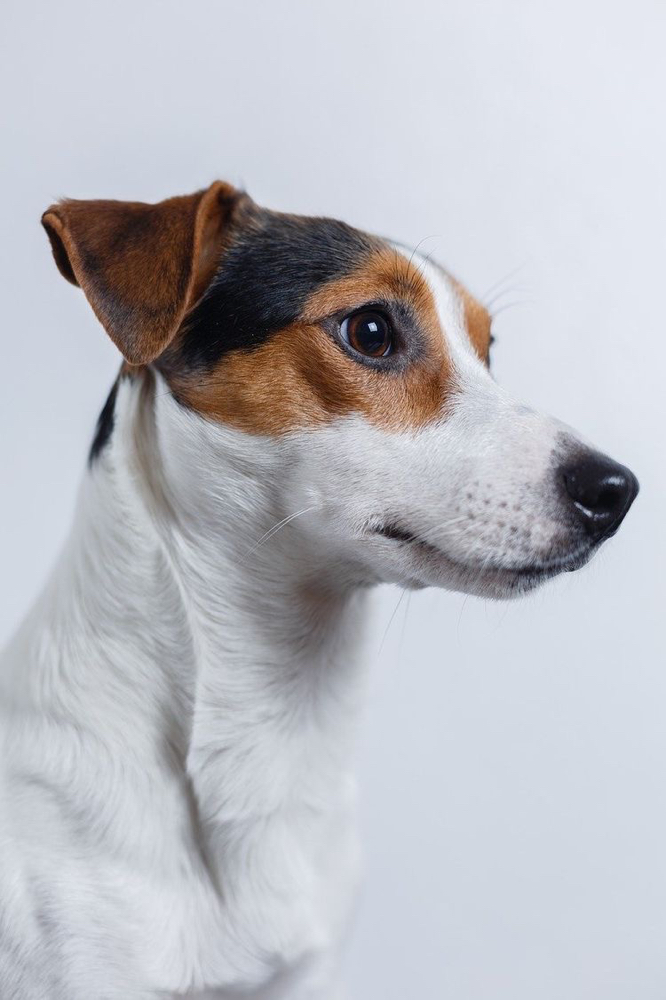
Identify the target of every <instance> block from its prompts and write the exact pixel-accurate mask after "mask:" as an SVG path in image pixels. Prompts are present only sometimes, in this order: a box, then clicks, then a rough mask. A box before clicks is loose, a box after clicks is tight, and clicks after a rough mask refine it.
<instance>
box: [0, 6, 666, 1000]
mask: <svg viewBox="0 0 666 1000" xmlns="http://www.w3.org/2000/svg"><path fill="white" fill-rule="evenodd" d="M4 9H5V16H4V21H5V27H4V29H3V36H4V42H3V45H4V52H3V54H2V59H1V60H0V73H1V74H2V91H1V93H2V102H3V138H4V141H3V149H4V153H3V157H2V164H1V168H0V169H1V173H2V190H3V192H4V194H3V210H2V218H3V225H2V231H3V238H2V241H1V244H2V246H1V251H0V252H1V253H2V267H1V268H0V275H1V279H2V283H3V295H2V306H3V313H4V316H3V334H2V356H1V357H2V365H1V368H0V379H1V391H0V407H1V414H0V427H1V429H2V431H1V433H2V439H1V451H0V461H1V466H2V471H3V488H2V490H1V491H0V525H2V529H1V530H2V535H3V537H2V580H3V583H2V588H3V589H2V601H1V602H0V618H1V621H0V631H1V634H2V637H3V638H4V637H5V636H6V635H7V634H8V633H9V632H10V631H11V629H12V628H13V627H14V625H15V623H16V622H17V620H18V618H19V617H20V615H21V614H22V613H23V611H24V610H25V609H26V607H27V605H28V603H29V601H30V600H31V598H32V596H33V595H34V593H35V591H36V589H37V588H38V586H39V584H40V582H41V580H42V579H43V577H44V575H45V572H46V569H47V567H48V566H49V565H50V563H51V562H52V559H53V557H54V554H55V552H56V550H57V549H58V547H59V545H60V544H61V542H62V539H63V537H64V534H65V532H66V530H67V527H68V524H69V520H70V514H71V510H72V503H73V498H74V494H75V490H76V487H77V482H78V479H79V477H80V474H81V470H82V467H83V463H84V460H85V453H86V450H87V447H88V443H89V440H90V435H91V430H92V426H93V423H94V420H95V417H96V414H97V412H98V410H99V408H100V406H101V403H102V402H103V399H104V398H105V394H106V392H107V390H108V388H109V386H110V384H111V382H112V380H113V378H114V373H115V368H116V364H117V358H116V354H115V350H114V349H113V348H112V346H111V344H110V343H109V342H107V340H106V338H105V335H104V334H103V332H102V330H101V328H100V327H98V326H97V324H96V322H95V320H94V318H93V316H92V313H91V312H90V310H89V307H88V306H87V305H86V304H85V302H84V299H83V296H82V295H81V294H80V293H77V292H76V291H74V290H73V289H72V288H71V287H70V286H68V285H67V284H66V283H65V282H64V281H63V280H62V278H61V277H60V276H59V275H58V274H57V272H56V269H55V267H54V265H53V263H52V260H51V254H50V251H49V248H48V245H47V240H46V238H45V236H44V234H43V233H42V231H41V229H40V227H39V216H40V214H41V212H42V210H43V209H44V208H45V207H46V206H47V205H48V204H49V203H50V202H51V201H52V200H53V199H54V198H56V197H58V196H61V195H70V196H74V197H116V198H130V199H145V200H150V201H153V200H157V199H159V198H162V197H166V196H168V195H171V194H176V193H184V192H188V191H191V190H194V189H196V188H197V187H200V186H203V185H205V184H207V183H208V182H209V181H211V180H212V179H214V178H215V177H218V176H220V177H224V178H227V179H229V180H232V181H234V182H237V183H239V182H240V183H244V184H245V186H246V187H247V189H248V190H249V191H250V193H251V194H252V195H253V196H254V197H255V198H256V199H257V200H258V201H263V202H264V203H266V204H268V205H270V206H272V207H274V208H280V209H285V210H294V211H302V212H317V213H325V214H330V215H335V216H339V217H342V218H345V219H346V220H348V221H349V222H352V223H354V224H356V225H358V226H361V227H364V228H366V229H369V230H374V231H377V232H380V233H382V234H386V235H390V236H392V237H393V238H396V239H400V240H402V241H404V242H410V241H411V242H413V243H415V242H417V241H419V240H421V239H424V238H425V237H428V238H430V239H429V240H428V243H427V249H428V251H431V250H434V252H435V255H436V256H437V257H438V258H439V259H440V260H441V261H442V262H443V263H445V264H446V265H448V266H449V267H450V268H451V269H452V270H453V271H454V272H455V273H457V274H458V275H460V277H461V278H463V279H464V280H465V281H466V282H467V284H468V285H469V286H470V287H471V289H472V290H473V291H475V292H476V293H477V294H482V293H483V292H484V291H485V290H486V289H487V288H488V287H489V286H491V285H492V284H493V283H495V282H496V281H498V280H499V279H501V278H503V277H504V276H505V275H507V273H508V272H512V271H513V270H514V269H516V268H518V271H517V273H516V274H514V275H513V277H512V278H511V279H510V280H509V281H508V283H507V284H508V286H509V288H510V290H509V291H508V293H507V294H506V296H505V297H504V298H503V299H500V301H499V303H498V305H497V309H498V312H499V311H500V309H501V307H502V306H503V305H504V304H510V303H513V304H514V307H513V308H510V309H507V310H506V311H504V312H501V315H499V316H498V319H497V321H496V324H495V329H496V332H497V334H498V343H497V345H496V349H495V372H496V374H497V376H498V378H499V379H500V380H501V381H503V382H504V383H505V384H507V385H508V387H510V388H511V390H512V391H514V392H515V393H516V394H519V395H521V396H523V397H525V398H526V399H527V400H529V401H530V402H531V403H533V404H534V405H536V406H538V407H541V408H543V409H546V410H550V411H552V412H554V413H556V414H557V415H558V416H559V417H561V418H562V419H564V420H566V421H567V422H569V423H571V424H573V425H575V426H577V427H578V428H579V429H580V430H582V431H583V432H584V433H585V434H586V435H587V436H588V437H589V438H591V439H592V440H594V441H595V442H596V443H597V444H598V445H599V446H600V447H602V448H604V449H606V450H607V451H608V452H609V453H610V454H611V455H613V456H614V457H616V458H617V459H619V460H620V461H624V462H626V463H627V464H628V465H630V466H631V467H632V468H633V469H634V470H635V471H636V473H637V474H638V476H639V479H640V480H641V486H642V492H641V495H640V497H639V499H638V501H637V502H636V504H635V507H634V509H633V510H632V512H631V514H630V516H629V517H628V519H627V522H626V524H625V525H624V527H623V528H622V530H621V531H620V534H619V535H618V537H617V538H616V539H614V540H613V541H612V542H610V543H609V544H608V545H607V546H606V547H605V549H604V550H603V551H602V553H601V555H600V556H598V557H597V558H596V560H595V561H594V563H593V564H592V565H591V566H590V567H589V568H588V569H586V570H584V571H582V572H581V573H580V574H577V575H573V576H572V575H567V577H566V578H565V579H562V580H560V581H557V582H555V583H554V584H551V585H549V586H548V587H547V589H546V590H544V591H543V592H541V593H539V594H538V595H537V596H535V597H534V598H532V599H530V600H527V601H525V602H523V603H516V604H512V605H491V604H487V603H484V602H482V601H479V600H475V599H472V598H470V599H465V598H464V597H462V596H458V595H450V594H444V593H437V592H426V593H424V594H421V595H414V596H412V597H411V598H408V597H405V598H404V599H403V600H401V602H400V604H399V606H398V608H397V611H395V613H394V609H395V608H396V604H397V602H398V600H399V598H400V594H399V592H397V591H393V590H390V589H386V590H385V591H384V592H382V593H380V594H378V599H377V604H378V608H377V625H376V641H375V646H374V648H375V650H376V654H375V659H376V663H375V664H374V669H373V684H372V692H371V704H370V706H369V709H368V713H367V714H368V718H367V725H366V727H365V729H364V735H363V742H362V748H361V761H360V769H361V776H362V782H363V799H362V802H363V808H362V819H363V832H364V841H365V846H366V855H367V857H366V881H365V886H364V889H363V893H362V896H361V899H360V902H359V909H358V913H357V917H356V921H355V924H354V927H353V929H352V933H351V936H350V947H349V950H348V958H347V965H348V974H349V980H350V983H351V986H352V995H353V997H354V998H355V1000H412V998H414V1000H417V998H418V1000H535V998H538V1000H563V998H566V1000H596V998H599V1000H637V998H640V1000H652V998H654V1000H663V998H664V997H666V859H665V844H666V802H665V796H666V780H665V779H666V725H665V719H666V676H665V671H664V662H663V660H664V658H663V653H662V650H661V648H660V647H661V645H662V641H661V637H662V621H663V611H662V608H663V604H664V588H663V571H662V564H663V558H664V528H663V517H664V513H665V505H664V494H665V485H666V484H665V476H664V461H663V457H664V456H663V434H664V432H663V428H664V416H665V413H664V402H663V400H664V389H663V383H664V378H665V374H664V372H665V366H664V362H665V360H666V358H665V356H664V355H665V348H664V344H665V342H666V335H665V333H664V306H663V291H662V290H663V286H664V267H665V263H666V259H665V254H664V251H665V249H666V247H665V245H664V244H665V235H664V234H665V233H666V206H665V203H664V190H665V189H664V182H663V177H664V153H665V152H666V143H665V138H664V127H663V122H664V114H663V103H664V87H665V84H666V70H665V68H664V67H665V62H664V58H663V47H664V39H665V29H666V7H665V6H664V4H663V3H662V2H657V0H654V2H651V0H634V2H632V3H631V4H630V5H628V4H624V3H623V4H620V3H617V2H614V0H605V2H604V0H594V2H590V0H587V2H585V0H583V2H581V0H577V2H571V0H555V2H545V3H544V2H537V0H525V2H518V0H498V2H495V3H478V2H471V0H447V2H444V3H442V2H438V0H429V2H428V0H410V2H406V0H405V2H401V3H392V4H390V3H389V2H388V0H384V2H383V3H379V2H377V3H375V2H372V0H351V2H350V0H336V2H335V3H328V2H310V3H302V2H297V0H292V2H288V3H284V2H272V3H268V2H267V3H258V2H255V3H253V2H248V0H245V2H244V3H240V2H237V3H228V2H217V3H215V2H196V0H190V2H187V3H185V2H182V3H173V2H168V0H143V2H139V0H132V2H129V0H114V2H113V3H106V4H102V3H90V2H83V0H81V2H67V0H59V2H58V3H57V4H54V3H52V2H49V3H47V2H43V3H42V2H37V0H32V2H30V0H20V2H18V0H10V2H7V0H6V2H5V5H4Z"/></svg>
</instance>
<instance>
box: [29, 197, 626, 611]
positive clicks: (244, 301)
mask: <svg viewBox="0 0 666 1000" xmlns="http://www.w3.org/2000/svg"><path fill="white" fill-rule="evenodd" d="M44 223H45V226H46V228H47V231H48V232H49V235H50V237H51V241H52V244H53V248H54V253H55V256H56V260H57V262H58V264H59V266H60V268H61V270H62V272H63V273H64V274H65V276H66V277H68V278H69V279H70V280H73V281H75V282H76V283H78V284H80V285H81V286H82V287H83V288H84V290H85V291H86V294H87V295H88V298H89V300H90V302H91V304H92V305H93V308H94V309H95V311H96V313H97V315H98V316H99V318H100V319H101V321H102V322H103V323H104V325H105V326H106V328H107V330H108V331H109V333H110V334H111V336H112V338H113V339H114V340H115V341H116V343H117V344H118V346H119V347H120V348H121V350H122V351H123V353H124V355H125V357H126V359H127V360H128V361H129V362H130V364H131V365H143V364H147V363H149V364H153V365H154V366H155V367H156V368H157V369H158V370H159V371H160V372H161V374H162V375H163V377H164V378H165V380H166V382H167V384H168V385H169V387H170V389H171V392H172V393H173V395H174V397H175V399H176V400H177V401H178V402H179V403H180V404H181V405H182V406H183V407H186V408H188V409H189V410H190V411H194V412H196V413H197V414H199V415H200V416H201V417H202V418H204V419H205V420H206V421H208V422H210V426H211V428H212V433H214V432H215V431H214V428H215V427H216V426H218V427H219V426H220V425H222V426H224V427H226V428H234V429H235V430H236V431H237V432H238V433H240V434H245V435H248V436H250V437H251V438H252V439H255V440H256V439H261V440H262V441H265V442H267V443H268V445H269V446H274V447H275V448H277V449H279V451H280V454H281V455H282V456H283V457H284V465H283V469H284V475H283V476H282V477H281V482H280V486H279V489H280V492H281V496H280V497H279V502H278V506H279V508H280V509H281V510H282V511H283V512H284V515H285V518H288V517H289V518H291V517H292V515H293V516H294V520H293V521H292V526H293V530H298V531H299V532H301V533H302V534H303V535H308V536H310V537H311V538H312V539H313V540H316V539H320V540H321V539H325V545H324V544H323V543H322V551H325V552H326V554H327V555H329V556H331V557H333V558H336V559H338V560H340V559H342V560H343V561H346V562H347V563H348V564H349V565H350V566H353V567H355V569H356V570H357V571H358V574H359V575H360V577H361V578H363V579H365V580H367V581H377V580H382V581H392V582H398V583H400V584H402V585H405V586H425V585H436V586H442V587H447V588H449V589H454V590H462V591H466V592H469V593H476V594H484V595H487V596H493V597H509V596H514V595H516V594H519V593H522V592H525V591H527V590H529V589H531V588H533V587H535V586H536V585H538V584H539V583H540V582H542V581H543V580H545V579H547V578H548V577H551V576H553V575H555V574H556V573H559V572H561V571H562V570H571V569H576V568H577V567H579V566H581V565H583V563H584V562H586V561H587V559H588V558H589V557H590V555H591V554H592V553H593V552H594V551H595V549H596V548H597V547H598V546H599V544H600V543H601V542H602V541H603V540H604V539H605V538H607V537H608V536H609V535H611V534H612V533H613V532H614V531H615V530H616V529H617V527H618V526H619V524H620V522H621V520H622V518H623V517H624V515H625V514H626V512H627V510H628V509H629V506H630V505H631V503H632V501H633V499H634V497H635V496H636V493H637V489H638V485H637V483H636V480H635V478H634V476H633V475H632V474H631V472H629V470H627V469H625V468H624V467H623V466H620V465H617V464H616V463H614V462H611V461H610V460H609V459H607V458H605V457H603V456H601V455H599V454H598V453H596V452H594V451H592V450H591V449H589V448H588V447H587V446H585V445H583V444H582V443H581V442H580V441H579V440H577V439H576V438H575V436H574V435H573V433H572V432H571V431H569V430H568V429H566V428H565V427H563V426H562V425H560V424H558V423H557V422H556V421H554V420H553V419H551V418H547V417H544V416H541V415H539V414H537V413H535V412H533V411H532V410H530V409H528V408H527V407H525V406H521V405H520V404H518V403H516V402H514V401H513V400H512V399H510V398H509V397H508V396H507V395H506V394H505V393H504V392H503V391H502V390H501V389H500V388H499V387H498V386H497V384H496V383H495V381H494V380H493V378H492V376H491V374H490V371H489V349H490V342H491V334H490V316H489V315H488V313H487V312H486V310H485V309H484V308H483V306H482V305H481V304H480V303H478V302H477V301H476V300H475V299H474V298H472V296H471V295H469V293H468V292H466V291H465V289H463V288H462V286H461V285H460V284H459V283H458V282H457V281H455V280H454V279H453V278H452V277H451V276H450V275H448V274H446V273H445V272H444V271H443V270H442V269H441V268H439V267H438V266H436V265H435V264H433V263H431V262H429V261H426V260H424V259H423V258H422V257H421V256H420V255H418V254H417V253H411V252H409V251H408V250H405V249H404V248H402V247H400V246H398V245H394V244H392V243H390V242H388V241H386V240H382V239H378V238H376V237H372V236H368V235H366V234H364V233H360V232H358V231H357V230H354V229H352V228H350V227H348V226H346V225H344V224H342V223H338V222H334V221H332V220H328V219H316V218H313V219H310V218H300V217H295V216H287V215H282V214H279V213H274V212H269V211H266V210H264V209H260V208H258V207H257V206H256V205H255V204H254V203H253V202H251V200H250V199H249V198H248V197H247V196H246V195H243V194H240V193H238V192H236V191H235V190H234V189H232V188H230V187H228V186H227V185H221V184H217V185H213V186H212V187H211V188H210V189H209V190H208V191H206V192H200V193H198V194H197V195H193V196H189V197H187V198H179V199H170V200H169V201H168V202H162V203H161V204H160V205H156V206H146V205H139V204H127V203H117V202H65V203H63V204H61V205H59V206H55V207H54V208H53V209H51V210H49V212H48V213H46V215H45V217H44Z"/></svg>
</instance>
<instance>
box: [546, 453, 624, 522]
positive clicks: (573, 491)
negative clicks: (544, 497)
mask: <svg viewBox="0 0 666 1000" xmlns="http://www.w3.org/2000/svg"><path fill="white" fill-rule="evenodd" d="M562 475H563V479H564V485H565V488H566V492H567V494H568V496H569V497H570V499H571V500H573V506H574V507H575V509H576V511H577V514H578V517H579V518H580V520H581V521H582V522H583V524H584V526H585V528H586V529H587V531H588V532H589V533H590V534H591V535H593V536H596V537H601V536H605V535H610V534H612V533H613V532H614V531H616V530H617V528H618V527H619V526H620V523H621V521H622V519H623V517H624V515H625V514H626V513H627V511H628V510H629V508H630V506H631V504H632V503H633V501H634V499H635V497H636V494H637V493H638V481H637V480H636V477H635V476H634V474H633V473H632V472H630V470H629V469H627V468H625V466H623V465H619V464H618V463H617V462H612V461H611V460H610V459H609V458H606V457H605V455H599V454H597V453H595V452H590V453H588V454H586V455H585V456H580V457H579V458H578V459H577V460H576V461H575V462H572V463H571V464H570V465H568V466H566V467H565V468H564V469H562Z"/></svg>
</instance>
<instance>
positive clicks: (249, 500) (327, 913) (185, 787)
mask: <svg viewBox="0 0 666 1000" xmlns="http://www.w3.org/2000/svg"><path fill="white" fill-rule="evenodd" d="M422 267H423V270H424V273H425V274H426V276H427V279H428V281H429V282H430V284H431V286H432V288H433V291H434V293H435V295H436V300H437V303H438V309H439V312H440V317H441V321H442V327H443V330H445V331H446V335H447V337H448V342H449V346H450V350H451V352H452V355H453V358H454V361H455V366H456V372H457V376H456V377H457V386H458V391H457V393H456V395H455V401H454V402H453V404H452V408H451V411H450V412H448V413H445V414H444V415H443V417H442V419H441V421H439V422H437V423H434V424H432V425H430V426H428V427H427V428H425V429H423V430H421V431H418V432H407V431H405V432H404V433H388V432H386V431H384V430H380V429H378V428H376V427H373V426H371V425H370V424H369V423H367V422H366V421H365V420H363V419H362V418H360V417H349V418H346V419H341V420H338V421H336V422H335V423H332V424H331V425H329V426H328V427H326V428H324V429H318V430H312V431H299V432H294V433H292V434H289V435H285V436H283V437H281V438H279V439H270V438H261V437H256V436H251V435H247V434H244V433H242V432H240V431H235V430H231V429H229V428H225V427H223V426H220V425H216V424H214V423H212V422H209V421H206V420H204V419H202V418H200V417H198V416H196V415H195V414H193V413H191V412H188V411H187V410H185V409H183V408H181V407H180V406H179V405H178V404H177V403H176V402H175V401H174V400H173V399H172V397H171V396H170V395H169V393H168V391H167V389H166V386H165V385H164V384H163V383H162V382H161V381H157V382H155V381H151V380H144V381H132V380H125V381H122V382H121V383H120V387H119V393H118V399H117V403H116V425H115V428H114V432H113V435H112V437H111V440H110V442H109V444H108V445H107V447H106V448H105V450H104V451H103V452H102V454H101V456H100V458H99V460H98V461H97V463H96V465H95V466H94V468H93V469H92V471H91V472H90V473H89V474H87V475H86V477H85V480H84V483H83V487H82V491H81V497H80V501H79V505H78V509H77V512H76V517H75V525H74V529H73V531H72V534H71V537H70V539H69V541H68V543H67V545H66V548H65V551H64V552H63V554H62V556H61V558H60V560H59V562H58V565H57V567H56V569H55V572H54V574H53V576H52V577H51V580H50V582H49V584H48V585H47V587H46V589H45V591H44V593H43V594H42V596H41V597H40V599H39V601H38V603H37V604H36V606H35V607H34V609H33V610H32V612H31V613H30V615H29V617H28V618H27V620H26V622H25V623H24V625H23V626H22V628H21V629H20V631H19V633H18V634H17V636H16V637H15V639H14V640H13V642H12V644H11V645H10V647H9V649H8V650H7V653H6V655H5V659H4V661H3V667H2V672H1V674H0V683H1V685H2V698H1V700H0V704H1V706H2V708H1V712H2V720H1V732H2V741H3V743H2V753H1V756H0V761H1V762H2V763H1V765H0V996H1V997H2V998H3V1000H19V998H20V1000H43V998H49V1000H91V998H109V1000H116V998H118V1000H121V998H122V1000H128V998H137V1000H139V998H141V1000H144V998H145V1000H148V998H157V997H162V998H164V997H181V996H189V997H198V998H200V1000H203V998H204V997H211V998H212V997H219V998H223V997H228V998H231V997H236V996H243V997H247V998H253V1000H260V998H264V1000H277V998H279V997H284V998H289V1000H305V998H311V1000H315V998H316V1000H333V998H334V997H337V996H339V994H338V992H337V989H338V984H337V980H336V969H337V961H336V959H337V952H338V949H339V946H340V941H341V938H342V933H343V928H344V925H345V921H346V918H347V914H348V910H349V906H350V902H351V900H352V898H353V892H354V885H355V881H356V869H357V847H356V842H355V835H354V823H353V813H354V783H353V778H352V770H353V767H352V757H353V743H354V730H355V726H356V720H357V716H358V711H359V707H360V704H361V702H362V689H363V668H362V662H363V656H362V649H361V644H360V638H361V626H362V624H363V620H364V618H365V615H366V595H367V591H368V585H369V584H372V583H375V582H377V581H380V580H391V581H397V582H399V583H401V584H403V585H406V586H424V585H429V584H435V585H439V586H444V587H449V588H451V589H465V590H469V591H473V592H479V593H489V594H494V595H503V596H508V595H510V594H511V593H512V592H517V591H518V590H519V589H520V588H519V587H518V586H517V585H514V582H513V577H512V575H511V574H512V571H513V570H514V569H516V568H518V567H520V566H521V565H524V564H525V562H526V561H528V560H532V561H537V562H538V561H539V560H541V561H547V560H548V559H549V558H551V556H552V553H553V551H554V547H555V546H556V545H557V544H559V539H560V536H561V533H562V526H561V524H560V523H559V521H558V518H557V512H556V509H555V508H554V507H552V506H551V507H549V504H548V498H549V493H550V491H551V484H550V481H549V478H548V476H549V472H550V470H551V467H552V463H553V452H554V449H555V448H556V442H557V440H558V436H559V435H560V434H561V431H562V429H561V427H560V425H558V424H556V423H555V422H554V421H551V420H548V419H546V418H543V417H541V416H538V415H537V414H534V413H532V412H531V411H529V410H527V409H525V408H523V407H520V406H518V405H517V404H515V403H514V402H513V401H512V400H510V399H509V398H508V397H507V396H506V395H505V394H504V393H503V392H502V391H501V390H500V389H499V388H498V386H497V385H496V384H495V383H494V381H493V380H492V378H491V377H490V375H489V374H488V373H487V371H486V369H485V367H484V366H483V364H482V363H481V362H480V361H479V360H478V359H477V358H476V356H475V355H474V353H473V351H472V349H471V347H470V345H469V343H468V341H467V338H466V335H465V332H464V328H463V321H462V311H461V306H460V303H459V301H458V299H457V297H456V295H455V293H454V290H453V287H452V285H451V284H450V283H449V282H448V281H447V279H446V278H445V277H444V276H443V275H442V274H441V273H440V272H439V271H438V270H437V269H436V268H434V267H433V266H431V265H429V264H427V263H426V262H425V261H422ZM350 363H351V362H350ZM500 504H503V505H505V506H501V507H500V506H499V505H500ZM387 519H388V520H391V519H397V520H399V521H400V523H403V524H405V525H406V526H407V527H408V528H409V530H410V531H413V532H414V533H415V534H417V535H418V536H419V537H420V538H422V539H423V540H424V542H428V543H430V546H433V547H432V548H431V547H430V546H428V545H419V544H415V545H406V544H398V543H396V542H395V541H393V540H391V539H388V538H386V537H382V536H380V535H377V534H376V533H374V530H373V529H374V528H375V527H377V526H378V525H380V524H381V523H382V522H384V521H386V520H387ZM282 522H284V523H283V524H282ZM278 524H281V527H280V528H276V526H277V525H278ZM238 991H241V992H238Z"/></svg>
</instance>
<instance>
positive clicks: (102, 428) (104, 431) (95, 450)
mask: <svg viewBox="0 0 666 1000" xmlns="http://www.w3.org/2000/svg"><path fill="white" fill-rule="evenodd" d="M117 395H118V379H116V381H115V382H114V383H113V386H112V388H111V392H110V393H109V395H108V397H107V400H106V403H105V404H104V406H103V407H102V412H101V413H100V415H99V417H98V418H97V426H96V427H95V436H94V437H93V442H92V444H91V446H90V453H89V454H88V465H90V466H92V464H93V463H94V461H95V459H96V458H97V456H98V455H99V453H100V452H101V451H102V450H103V448H104V446H105V445H106V443H107V442H108V440H109V438H110V437H111V434H112V433H113V426H114V423H115V410H116V396H117Z"/></svg>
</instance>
